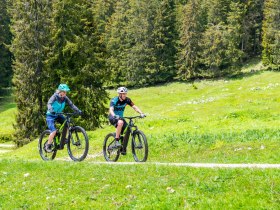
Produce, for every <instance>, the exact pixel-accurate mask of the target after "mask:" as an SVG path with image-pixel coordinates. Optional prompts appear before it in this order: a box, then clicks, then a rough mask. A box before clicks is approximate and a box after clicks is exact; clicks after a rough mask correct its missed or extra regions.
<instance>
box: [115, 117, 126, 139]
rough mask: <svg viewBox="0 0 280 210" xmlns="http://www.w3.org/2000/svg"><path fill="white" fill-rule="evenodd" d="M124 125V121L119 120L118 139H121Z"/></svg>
mask: <svg viewBox="0 0 280 210" xmlns="http://www.w3.org/2000/svg"><path fill="white" fill-rule="evenodd" d="M123 125H124V122H123V120H118V124H117V129H116V139H117V140H118V139H120V134H121V131H122V127H123Z"/></svg>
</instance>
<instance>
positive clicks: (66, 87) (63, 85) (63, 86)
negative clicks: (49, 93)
mask: <svg viewBox="0 0 280 210" xmlns="http://www.w3.org/2000/svg"><path fill="white" fill-rule="evenodd" d="M57 89H58V90H60V91H65V92H68V91H70V88H69V87H68V85H66V84H60V85H59V86H58V88H57Z"/></svg>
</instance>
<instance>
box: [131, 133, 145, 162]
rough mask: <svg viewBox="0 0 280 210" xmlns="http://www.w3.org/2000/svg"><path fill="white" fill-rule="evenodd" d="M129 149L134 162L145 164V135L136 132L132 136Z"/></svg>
mask: <svg viewBox="0 0 280 210" xmlns="http://www.w3.org/2000/svg"><path fill="white" fill-rule="evenodd" d="M131 149H132V154H133V158H134V160H135V161H136V162H145V161H146V160H147V158H148V151H149V150H148V142H147V138H146V136H145V134H144V133H143V132H142V131H140V130H136V131H134V132H133V134H132V141H131Z"/></svg>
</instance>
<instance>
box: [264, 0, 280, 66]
mask: <svg viewBox="0 0 280 210" xmlns="http://www.w3.org/2000/svg"><path fill="white" fill-rule="evenodd" d="M262 45H263V54H262V59H263V63H264V64H266V65H270V66H271V67H272V68H277V69H279V67H280V0H267V1H265V3H264V20H263V43H262Z"/></svg>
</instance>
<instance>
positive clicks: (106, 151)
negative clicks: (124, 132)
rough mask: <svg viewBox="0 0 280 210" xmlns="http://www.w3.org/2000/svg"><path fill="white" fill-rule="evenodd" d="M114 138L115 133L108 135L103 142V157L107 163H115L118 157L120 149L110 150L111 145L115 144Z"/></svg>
mask: <svg viewBox="0 0 280 210" xmlns="http://www.w3.org/2000/svg"><path fill="white" fill-rule="evenodd" d="M115 136H116V134H115V133H109V134H108V135H107V136H106V137H105V139H104V142H103V155H104V158H105V160H106V161H108V162H116V161H117V160H118V159H119V157H120V149H114V148H112V145H113V144H115ZM110 146H111V147H110Z"/></svg>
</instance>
